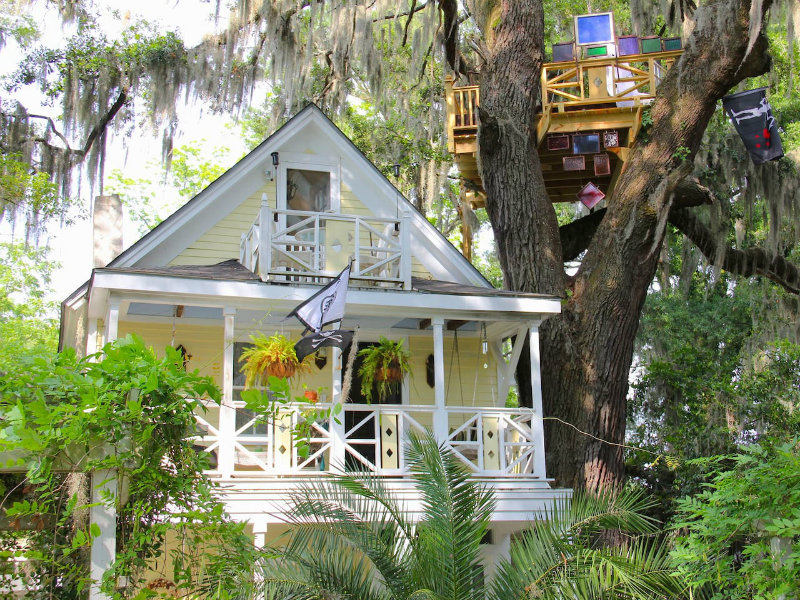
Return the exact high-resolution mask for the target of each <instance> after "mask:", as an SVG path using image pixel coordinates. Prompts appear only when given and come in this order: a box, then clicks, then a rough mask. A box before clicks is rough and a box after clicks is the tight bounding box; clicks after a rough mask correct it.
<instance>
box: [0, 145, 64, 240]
mask: <svg viewBox="0 0 800 600" xmlns="http://www.w3.org/2000/svg"><path fill="white" fill-rule="evenodd" d="M69 204H70V203H69V201H65V202H62V200H61V197H60V195H59V193H58V188H57V186H56V185H55V184H54V183H53V182H52V181H50V176H49V175H48V174H47V173H45V172H43V171H36V170H34V169H32V168H31V165H30V164H28V163H26V162H25V161H23V160H22V159H21V157H20V156H19V155H16V154H7V153H5V152H0V219H2V218H3V217H4V216H7V217H9V218H10V219H11V220H13V219H14V218H15V217H16V216H17V215H19V214H25V215H26V216H27V223H26V230H25V233H26V238H27V237H28V235H29V234H30V233H31V232H34V231H35V230H37V229H38V226H39V225H40V224H44V223H46V222H47V221H50V220H52V219H54V218H55V217H58V216H60V215H62V214H63V213H64V212H65V211H66V209H67V208H68V207H69Z"/></svg>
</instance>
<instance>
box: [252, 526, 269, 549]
mask: <svg viewBox="0 0 800 600" xmlns="http://www.w3.org/2000/svg"><path fill="white" fill-rule="evenodd" d="M266 538H267V520H266V519H259V520H256V521H253V545H254V546H255V547H256V549H258V550H261V549H262V548H264V546H265V545H266V543H267V539H266Z"/></svg>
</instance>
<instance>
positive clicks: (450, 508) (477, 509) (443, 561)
mask: <svg viewBox="0 0 800 600" xmlns="http://www.w3.org/2000/svg"><path fill="white" fill-rule="evenodd" d="M407 456H408V459H409V462H410V465H411V472H412V477H413V479H414V482H415V483H416V487H417V490H418V491H419V493H420V496H421V498H422V508H423V515H424V517H423V520H422V521H421V522H420V524H419V525H418V541H417V542H416V545H417V547H418V548H417V550H418V551H417V552H416V553H415V556H423V557H425V562H424V563H418V564H417V573H418V578H419V579H420V580H421V581H426V580H427V581H429V582H430V584H429V587H430V589H432V590H434V591H435V592H436V594H437V595H438V596H440V597H442V598H452V599H453V600H467V599H469V598H483V597H484V591H483V569H482V567H481V562H480V543H481V540H482V539H483V537H484V535H485V534H486V532H487V531H488V528H489V522H490V519H491V515H492V512H493V510H494V506H495V502H494V497H493V495H492V493H491V492H490V491H488V490H486V489H484V488H483V486H481V485H480V484H479V483H478V482H476V481H474V480H473V479H472V478H471V477H470V473H469V472H468V471H467V470H466V468H465V467H464V465H463V464H462V463H461V461H459V460H458V459H457V458H456V456H455V455H454V454H453V453H452V452H450V451H447V450H444V449H442V448H439V447H438V446H437V444H436V441H435V440H434V438H433V436H432V435H430V434H428V435H426V436H423V437H421V436H418V435H411V436H410V439H409V447H408V450H407Z"/></svg>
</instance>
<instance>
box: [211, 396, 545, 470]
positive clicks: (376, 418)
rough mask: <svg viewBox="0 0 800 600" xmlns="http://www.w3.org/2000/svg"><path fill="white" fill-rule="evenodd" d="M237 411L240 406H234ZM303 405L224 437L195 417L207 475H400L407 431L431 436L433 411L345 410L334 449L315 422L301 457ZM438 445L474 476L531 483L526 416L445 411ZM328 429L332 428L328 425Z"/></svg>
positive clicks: (328, 432) (253, 420)
mask: <svg viewBox="0 0 800 600" xmlns="http://www.w3.org/2000/svg"><path fill="white" fill-rule="evenodd" d="M234 404H235V408H236V409H237V410H239V411H244V406H243V405H241V406H239V404H241V403H238V402H237V403H234ZM304 408H306V407H304V406H303V405H287V406H286V407H285V408H284V410H283V412H282V414H281V415H280V416H279V417H278V418H277V419H273V420H269V421H263V420H261V419H258V418H257V417H256V416H255V415H249V414H248V415H247V416H246V418H244V419H240V420H239V423H238V424H237V425H236V427H235V428H234V430H233V432H232V435H230V436H226V435H224V434H223V433H222V432H221V428H220V425H219V424H218V423H214V422H212V421H213V419H207V418H206V416H205V415H203V414H197V417H196V418H197V423H198V429H199V431H198V436H197V443H198V445H200V446H202V447H203V448H204V450H206V451H207V452H210V453H212V455H213V456H214V457H215V460H214V461H212V463H216V464H217V465H218V466H215V468H214V469H212V470H213V471H218V472H228V473H229V474H231V475H240V476H254V475H262V476H263V475H267V474H268V475H290V474H308V473H311V472H320V471H330V470H335V469H341V468H344V469H345V470H368V471H372V472H374V473H377V474H381V475H403V474H406V473H408V465H407V464H406V458H405V455H404V452H403V444H404V442H405V440H407V439H408V436H409V434H410V433H411V432H416V433H420V434H421V433H424V432H425V431H426V430H428V429H432V427H433V424H434V420H435V419H436V415H437V411H436V409H435V408H434V407H432V406H428V405H425V406H420V405H359V404H346V405H345V409H344V411H343V413H342V414H341V415H340V417H339V419H340V426H341V427H342V440H343V441H342V444H341V446H336V444H335V442H334V435H333V432H332V427H331V422H330V421H323V422H315V423H314V424H313V425H312V426H311V430H310V435H309V436H308V437H307V438H304V445H305V447H306V449H307V451H306V452H305V453H303V452H300V451H299V448H300V445H299V444H298V443H297V439H296V438H295V432H296V430H297V425H298V423H299V422H300V420H301V419H302V410H303V409H304ZM444 413H445V416H446V419H447V425H448V431H449V434H448V437H447V440H446V442H445V444H446V446H447V447H449V448H450V449H451V450H452V451H453V452H454V454H455V455H456V457H458V459H459V460H461V461H462V462H463V463H464V464H465V465H466V466H467V467H468V468H469V469H470V470H472V471H473V472H474V473H475V474H477V475H490V476H503V477H515V478H531V477H536V476H537V475H536V474H535V473H534V472H533V471H534V468H533V466H534V452H535V445H536V439H535V437H534V435H533V428H532V420H533V419H534V418H535V417H534V415H533V413H532V412H531V411H529V410H528V409H504V408H473V407H469V408H467V407H448V408H446V409H445V411H444ZM334 427H336V425H334ZM225 444H232V452H231V453H230V454H231V456H232V465H229V466H228V468H226V467H225V465H219V460H220V457H221V456H222V455H223V454H224V452H221V450H222V448H223V446H224V445H225Z"/></svg>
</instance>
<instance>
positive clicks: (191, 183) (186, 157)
mask: <svg viewBox="0 0 800 600" xmlns="http://www.w3.org/2000/svg"><path fill="white" fill-rule="evenodd" d="M204 142H205V140H200V141H199V142H198V144H203V143H204ZM227 152H228V149H227V148H220V147H215V148H214V149H213V150H212V151H210V152H209V151H206V150H205V149H203V148H201V147H200V146H198V145H189V144H185V145H183V146H179V147H178V148H175V149H174V150H173V151H172V163H171V166H170V176H171V178H172V185H174V186H175V188H176V189H177V190H178V193H179V194H180V196H181V198H184V199H187V200H188V199H189V198H191V197H192V196H195V195H196V194H198V193H199V192H201V191H202V190H203V189H204V188H205V187H206V186H207V185H208V184H209V183H211V182H212V181H214V180H216V179H217V178H218V177H219V176H220V175H222V174H223V173H224V172H225V171H226V170H227V169H226V167H225V166H223V161H224V159H225V154H226V153H227ZM209 155H210V158H208V157H209Z"/></svg>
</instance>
